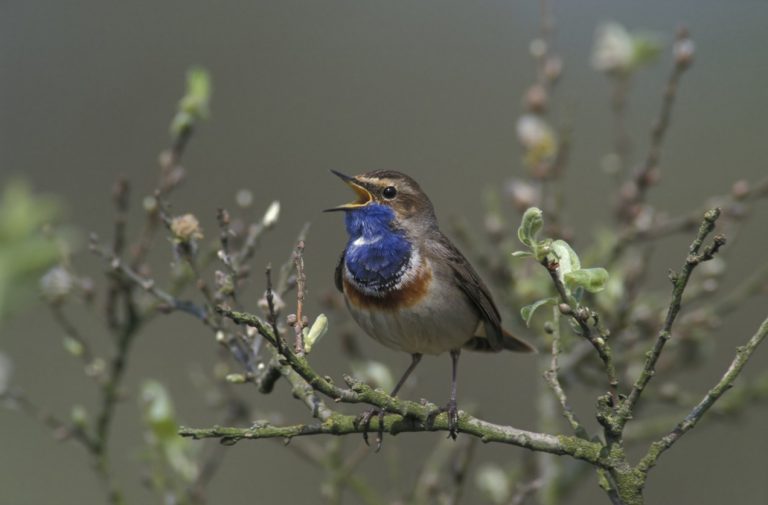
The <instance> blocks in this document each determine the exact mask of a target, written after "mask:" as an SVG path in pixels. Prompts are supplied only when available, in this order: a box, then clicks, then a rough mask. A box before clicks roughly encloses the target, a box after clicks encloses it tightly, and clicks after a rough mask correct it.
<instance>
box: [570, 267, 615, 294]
mask: <svg viewBox="0 0 768 505" xmlns="http://www.w3.org/2000/svg"><path fill="white" fill-rule="evenodd" d="M564 277H565V284H566V285H567V286H568V287H570V288H571V289H573V288H575V287H578V286H581V287H582V288H584V289H586V290H587V291H589V292H590V293H597V292H598V291H602V290H603V288H605V284H606V283H607V282H608V277H609V275H608V271H607V270H606V269H605V268H584V269H581V270H576V271H574V272H569V273H567V274H565V276H564Z"/></svg>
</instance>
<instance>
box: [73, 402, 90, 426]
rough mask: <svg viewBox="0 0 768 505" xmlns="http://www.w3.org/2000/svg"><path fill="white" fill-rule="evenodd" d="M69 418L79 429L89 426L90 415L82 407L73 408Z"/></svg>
mask: <svg viewBox="0 0 768 505" xmlns="http://www.w3.org/2000/svg"><path fill="white" fill-rule="evenodd" d="M69 418H70V419H71V420H72V424H74V425H75V427H77V428H80V429H83V428H85V427H86V426H88V413H87V412H86V411H85V407H83V406H82V405H75V406H73V407H72V412H71V413H70V415H69Z"/></svg>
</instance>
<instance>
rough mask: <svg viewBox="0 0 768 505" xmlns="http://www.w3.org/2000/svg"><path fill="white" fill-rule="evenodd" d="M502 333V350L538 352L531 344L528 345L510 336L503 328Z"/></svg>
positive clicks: (520, 339)
mask: <svg viewBox="0 0 768 505" xmlns="http://www.w3.org/2000/svg"><path fill="white" fill-rule="evenodd" d="M502 331H503V332H504V341H503V345H504V349H506V350H508V351H513V352H538V351H537V350H536V348H535V347H533V345H532V344H529V343H528V342H526V341H525V340H523V339H522V338H520V337H516V336H514V335H512V334H511V333H510V332H508V331H507V330H505V329H503V328H502Z"/></svg>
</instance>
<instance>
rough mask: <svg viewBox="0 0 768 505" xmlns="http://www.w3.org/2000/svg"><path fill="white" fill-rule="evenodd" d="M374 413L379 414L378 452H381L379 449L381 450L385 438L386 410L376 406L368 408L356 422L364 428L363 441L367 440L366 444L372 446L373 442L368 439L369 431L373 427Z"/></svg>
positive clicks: (377, 431)
mask: <svg viewBox="0 0 768 505" xmlns="http://www.w3.org/2000/svg"><path fill="white" fill-rule="evenodd" d="M374 414H378V416H379V426H378V429H377V430H376V452H379V450H381V441H382V439H383V438H384V410H382V409H375V408H371V409H368V410H366V411H364V412H363V413H362V414H360V416H359V417H358V418H357V420H356V422H355V424H356V425H357V427H358V428H362V430H363V441H365V445H367V446H370V445H371V444H370V442H369V441H368V431H369V429H370V427H371V418H373V415H374Z"/></svg>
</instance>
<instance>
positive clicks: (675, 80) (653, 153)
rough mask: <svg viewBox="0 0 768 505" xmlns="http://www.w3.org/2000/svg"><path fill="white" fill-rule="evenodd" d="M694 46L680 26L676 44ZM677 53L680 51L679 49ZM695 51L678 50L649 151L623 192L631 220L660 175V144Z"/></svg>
mask: <svg viewBox="0 0 768 505" xmlns="http://www.w3.org/2000/svg"><path fill="white" fill-rule="evenodd" d="M683 46H685V47H692V42H691V41H690V38H689V34H688V31H687V30H686V29H685V28H681V29H680V30H679V31H678V34H677V42H676V48H677V47H683ZM676 53H677V51H676ZM692 56H693V55H692V53H685V54H683V53H680V54H675V64H674V66H673V67H672V72H671V73H670V75H669V79H668V80H667V84H666V86H665V88H664V95H663V98H662V102H661V110H660V111H659V117H658V119H657V120H656V122H655V123H654V125H653V128H652V129H651V141H650V146H649V148H648V154H647V155H646V158H645V161H644V162H643V165H642V166H641V167H640V169H639V170H637V172H636V173H635V174H634V175H633V177H632V179H631V180H630V181H629V182H628V184H627V185H626V186H625V188H623V189H622V191H621V193H620V195H621V196H622V202H621V204H620V207H619V213H620V215H621V216H622V217H624V218H625V219H626V220H627V221H629V222H631V221H632V220H633V218H634V217H635V216H636V215H637V212H638V210H639V208H640V206H642V204H643V203H644V202H645V198H646V193H647V192H648V188H649V187H650V186H651V185H653V184H655V183H656V182H657V181H658V179H659V161H660V159H661V148H662V145H663V142H664V136H665V134H666V132H667V129H668V128H669V123H670V119H671V117H672V107H673V106H674V104H675V98H676V97H677V88H678V85H679V83H680V78H681V77H682V76H683V74H684V73H685V71H686V70H687V69H688V68H689V67H690V64H691V58H692Z"/></svg>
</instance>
